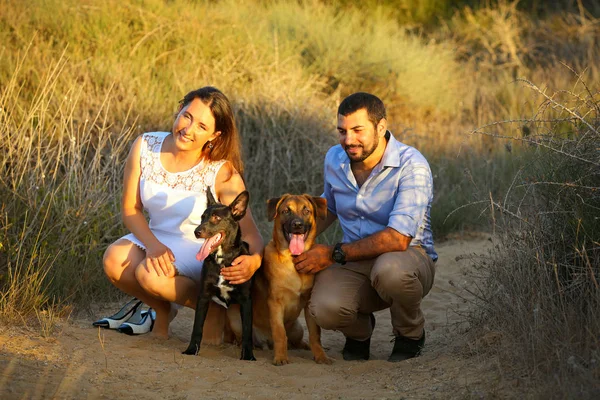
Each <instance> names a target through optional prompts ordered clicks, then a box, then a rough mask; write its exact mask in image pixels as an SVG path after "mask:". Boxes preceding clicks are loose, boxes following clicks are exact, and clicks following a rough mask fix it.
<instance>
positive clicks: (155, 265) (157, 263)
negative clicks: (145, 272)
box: [146, 242, 175, 278]
mask: <svg viewBox="0 0 600 400" xmlns="http://www.w3.org/2000/svg"><path fill="white" fill-rule="evenodd" d="M174 262H175V256H174V255H173V252H172V251H171V249H170V248H168V247H167V246H165V245H164V244H162V243H160V242H157V244H155V245H152V246H148V247H147V248H146V265H147V267H148V269H150V268H152V269H154V271H156V275H158V276H162V275H164V276H166V277H168V278H172V277H174V276H175V267H174V266H173V263H174Z"/></svg>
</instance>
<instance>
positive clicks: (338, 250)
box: [331, 243, 346, 265]
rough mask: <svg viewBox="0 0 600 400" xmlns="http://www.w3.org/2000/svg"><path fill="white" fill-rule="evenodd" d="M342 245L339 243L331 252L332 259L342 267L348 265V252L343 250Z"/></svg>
mask: <svg viewBox="0 0 600 400" xmlns="http://www.w3.org/2000/svg"><path fill="white" fill-rule="evenodd" d="M342 245H343V243H337V244H336V245H335V246H333V251H332V252H331V259H332V260H333V261H334V262H336V263H338V264H340V265H344V264H346V252H345V251H344V250H343V249H342Z"/></svg>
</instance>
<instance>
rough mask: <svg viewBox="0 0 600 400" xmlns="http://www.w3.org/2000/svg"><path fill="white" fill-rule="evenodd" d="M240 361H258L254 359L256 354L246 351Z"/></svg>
mask: <svg viewBox="0 0 600 400" xmlns="http://www.w3.org/2000/svg"><path fill="white" fill-rule="evenodd" d="M240 360H244V361H256V358H254V353H253V352H252V351H244V350H242V356H241V357H240Z"/></svg>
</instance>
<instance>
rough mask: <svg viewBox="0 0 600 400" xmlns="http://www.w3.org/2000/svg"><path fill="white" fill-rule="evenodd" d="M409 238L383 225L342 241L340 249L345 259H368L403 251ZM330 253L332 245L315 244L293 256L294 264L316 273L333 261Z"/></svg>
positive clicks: (307, 271) (309, 272)
mask: <svg viewBox="0 0 600 400" xmlns="http://www.w3.org/2000/svg"><path fill="white" fill-rule="evenodd" d="M411 240H412V238H411V237H410V236H406V235H403V234H401V233H398V232H397V231H396V230H394V229H392V228H389V227H385V228H384V229H383V230H381V231H379V232H376V233H374V234H372V235H370V236H367V237H365V238H362V239H360V240H357V241H355V242H352V243H344V244H343V245H342V250H343V251H344V252H345V253H346V261H359V260H368V259H371V258H375V257H378V256H380V255H381V254H383V253H389V252H391V251H405V250H406V249H407V248H408V246H409V245H410V241H411ZM332 253H333V246H326V245H322V244H315V245H313V247H312V248H311V249H310V251H308V252H304V253H302V254H300V255H298V256H297V257H294V265H295V267H296V270H297V271H298V272H300V273H302V274H316V273H317V272H319V271H321V270H323V269H325V268H327V267H329V266H330V265H331V264H333V263H334V261H333V259H332V258H331V254H332Z"/></svg>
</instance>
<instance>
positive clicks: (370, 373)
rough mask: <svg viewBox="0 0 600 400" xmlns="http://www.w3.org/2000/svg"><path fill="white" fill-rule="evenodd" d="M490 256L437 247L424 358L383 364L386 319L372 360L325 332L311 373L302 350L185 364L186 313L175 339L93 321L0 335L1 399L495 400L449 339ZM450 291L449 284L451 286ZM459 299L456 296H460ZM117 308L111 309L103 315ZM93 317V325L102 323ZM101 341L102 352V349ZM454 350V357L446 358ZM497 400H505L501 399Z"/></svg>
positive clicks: (464, 246) (229, 354)
mask: <svg viewBox="0 0 600 400" xmlns="http://www.w3.org/2000/svg"><path fill="white" fill-rule="evenodd" d="M490 246H491V242H490V241H489V240H488V239H487V237H477V238H471V239H469V240H452V241H448V242H445V243H441V244H439V245H437V246H436V250H437V251H438V253H439V255H440V261H439V262H438V265H437V273H436V281H435V286H434V288H433V289H432V291H431V292H430V294H429V295H428V296H427V297H426V298H425V300H424V312H425V316H426V329H427V333H428V337H427V343H426V349H425V351H424V354H423V356H422V357H419V358H416V359H412V360H408V361H405V362H402V363H397V364H391V363H388V362H387V361H385V360H386V359H387V356H388V355H389V352H390V351H391V348H392V343H390V339H391V336H390V334H391V325H390V319H389V312H388V311H387V310H384V311H381V312H379V313H377V314H376V317H377V327H376V329H375V333H374V336H373V339H372V345H371V360H369V361H366V362H346V361H344V360H343V359H342V357H341V350H342V347H343V344H344V338H343V336H342V334H341V333H339V332H333V331H324V332H323V345H324V346H325V348H326V351H327V353H328V355H329V356H331V357H333V358H334V359H335V362H334V364H333V365H331V366H328V365H317V364H315V363H314V362H313V361H312V359H311V357H312V356H311V353H310V351H307V350H291V351H290V356H291V361H292V363H291V364H289V365H287V366H283V367H275V366H273V365H272V364H271V358H272V352H271V351H261V350H257V351H256V352H255V355H256V358H257V359H258V361H256V362H242V361H239V360H238V357H239V349H238V348H237V347H235V346H229V345H226V346H220V347H215V346H204V347H203V348H202V350H201V355H200V356H197V357H190V356H182V355H181V351H182V350H183V349H185V348H186V347H187V343H188V340H189V334H190V332H191V326H192V317H193V312H192V311H191V310H182V312H181V313H180V315H179V316H178V317H177V318H176V320H175V321H174V323H173V333H174V335H173V337H172V338H171V339H170V340H168V341H159V340H157V339H153V338H151V337H150V336H148V335H143V336H137V337H128V336H125V335H122V334H119V333H117V332H115V331H107V330H101V331H98V330H97V329H95V328H93V327H92V326H91V324H90V322H91V320H92V318H90V317H89V316H86V317H83V318H74V319H73V320H71V321H70V322H68V323H65V324H64V325H63V326H62V332H61V333H60V334H59V335H57V336H56V337H55V338H53V339H50V340H47V339H41V338H38V337H33V336H32V335H31V333H27V332H24V331H19V330H16V329H7V328H6V327H5V328H0V371H1V372H0V398H1V399H23V398H25V399H30V398H33V399H42V398H59V399H79V398H100V399H103V398H107V399H108V398H118V399H121V398H123V399H125V398H140V399H188V398H189V399H197V398H257V399H271V398H286V399H304V398H325V399H332V398H336V399H337V398H342V399H346V398H353V399H362V398H378V399H399V398H410V399H421V398H422V399H432V398H434V399H435V398H439V399H446V398H480V396H482V395H483V396H485V397H489V396H490V394H492V395H494V396H497V395H498V393H497V390H496V389H497V388H496V387H495V385H497V384H498V383H496V382H497V379H496V378H495V377H494V372H493V369H492V368H493V367H492V366H491V362H489V361H485V360H481V359H479V360H478V361H477V360H476V359H474V358H468V357H467V356H466V355H464V356H461V355H459V353H457V352H456V350H455V348H456V343H457V342H461V341H460V336H459V333H457V330H456V329H452V327H453V326H455V324H456V322H457V321H460V318H459V317H458V316H457V315H456V314H455V313H454V312H453V311H452V310H455V309H457V308H458V309H461V308H462V309H464V308H465V307H466V306H467V304H465V303H464V302H463V301H462V300H461V298H460V296H457V292H459V291H460V289H457V287H460V285H461V284H463V283H464V282H465V279H466V278H465V275H464V274H463V272H462V270H463V268H464V267H465V265H466V262H464V261H460V260H458V261H457V260H456V258H457V256H460V255H463V254H468V253H482V252H484V251H485V250H486V249H487V248H489V247H490ZM450 282H454V283H455V284H456V285H455V286H453V285H452V284H450ZM459 294H460V293H459ZM117 307H118V305H117V304H113V305H108V306H107V307H105V309H104V310H101V311H99V312H100V313H101V314H100V315H104V314H106V313H110V312H111V311H113V310H114V309H116V308H117ZM100 315H98V316H100ZM101 339H102V340H103V344H104V349H103V347H102V345H101ZM453 349H454V350H453ZM500 397H502V396H500Z"/></svg>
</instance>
